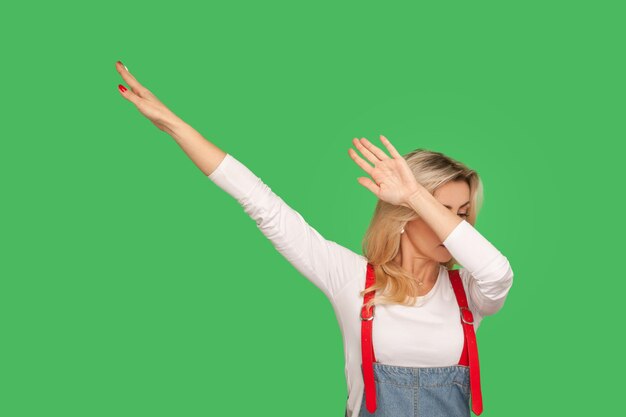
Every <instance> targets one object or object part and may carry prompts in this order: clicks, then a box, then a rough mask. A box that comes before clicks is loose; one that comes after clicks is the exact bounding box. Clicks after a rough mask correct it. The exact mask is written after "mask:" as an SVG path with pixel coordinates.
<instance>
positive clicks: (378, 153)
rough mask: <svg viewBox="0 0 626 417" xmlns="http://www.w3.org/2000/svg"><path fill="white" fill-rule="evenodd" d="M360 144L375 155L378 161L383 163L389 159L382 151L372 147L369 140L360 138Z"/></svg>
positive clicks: (374, 146)
mask: <svg viewBox="0 0 626 417" xmlns="http://www.w3.org/2000/svg"><path fill="white" fill-rule="evenodd" d="M361 142H362V143H363V144H364V145H365V147H366V148H367V149H369V151H370V152H371V153H373V154H374V155H376V157H377V158H378V159H380V160H381V161H384V160H385V159H389V157H388V156H387V154H386V153H385V152H383V150H382V149H380V148H379V147H378V146H376V145H374V144H373V143H372V142H370V141H369V140H367V139H365V138H361Z"/></svg>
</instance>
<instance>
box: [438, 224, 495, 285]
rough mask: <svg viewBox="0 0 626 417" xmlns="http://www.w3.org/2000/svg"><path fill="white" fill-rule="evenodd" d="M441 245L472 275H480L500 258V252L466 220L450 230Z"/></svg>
mask: <svg viewBox="0 0 626 417" xmlns="http://www.w3.org/2000/svg"><path fill="white" fill-rule="evenodd" d="M443 245H444V246H445V247H446V248H447V249H448V251H449V252H450V253H451V254H452V256H453V257H454V259H456V261H457V262H458V263H459V264H460V265H461V266H462V267H464V268H466V269H467V270H468V271H470V272H471V273H472V274H476V273H480V271H481V270H482V269H483V268H485V267H486V266H488V265H489V264H491V263H492V262H493V261H494V259H495V258H497V257H499V256H501V253H500V251H499V250H498V249H497V248H496V247H495V246H493V245H492V244H491V242H489V241H488V240H487V239H486V238H485V237H484V236H483V235H482V234H480V232H478V230H476V229H475V228H474V226H472V225H471V224H470V223H469V222H468V221H466V220H462V221H461V223H459V224H458V225H457V226H456V227H455V228H454V229H453V230H452V232H451V233H450V234H449V235H448V237H446V239H445V240H444V241H443Z"/></svg>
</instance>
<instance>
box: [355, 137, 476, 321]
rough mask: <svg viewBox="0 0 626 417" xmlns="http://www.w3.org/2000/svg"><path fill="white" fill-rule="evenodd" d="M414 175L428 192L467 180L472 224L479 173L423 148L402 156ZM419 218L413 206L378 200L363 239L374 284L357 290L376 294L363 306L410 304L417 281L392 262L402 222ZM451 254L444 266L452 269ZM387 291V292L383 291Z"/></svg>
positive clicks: (473, 221) (469, 217) (397, 247)
mask: <svg viewBox="0 0 626 417" xmlns="http://www.w3.org/2000/svg"><path fill="white" fill-rule="evenodd" d="M402 157H403V158H404V159H405V160H406V162H407V164H408V165H409V168H410V169H411V171H412V172H413V175H415V178H416V180H417V181H418V182H419V183H420V184H421V185H422V186H423V187H424V188H426V189H427V190H428V191H429V192H430V193H431V194H434V192H435V190H436V189H437V188H438V187H440V186H442V185H444V184H446V183H448V182H450V181H466V182H467V184H468V185H469V188H470V209H469V212H468V215H469V216H468V217H467V219H466V220H467V222H468V223H470V224H471V225H474V224H475V222H476V216H477V215H478V212H479V211H480V208H481V206H482V203H483V184H482V180H481V179H480V177H479V175H478V173H477V172H476V171H474V170H472V169H470V168H468V167H467V166H466V165H464V164H463V163H461V162H459V161H456V160H454V159H452V158H450V157H448V156H446V155H444V154H443V153H441V152H435V151H430V150H426V149H422V148H418V149H415V150H414V151H411V152H409V153H407V154H405V155H403V156H402ZM417 218H419V215H418V214H417V213H416V212H415V211H414V210H412V209H410V208H407V207H404V206H396V205H392V204H389V203H387V202H385V201H383V200H380V199H379V200H378V203H377V204H376V209H375V210H374V215H373V217H372V220H371V222H370V225H369V227H368V229H367V231H366V233H365V236H364V238H363V241H362V248H363V254H364V256H365V257H366V258H367V259H368V261H369V262H370V263H371V264H372V265H373V266H374V271H375V273H376V281H375V283H374V284H373V285H372V286H370V287H368V288H366V289H364V290H363V291H361V292H360V295H361V296H364V295H365V294H367V293H369V292H371V291H376V295H375V296H374V298H373V299H372V300H370V301H368V302H367V303H366V304H365V305H366V308H367V309H369V308H371V306H372V305H374V304H402V305H407V306H412V305H414V304H415V302H416V300H417V298H416V296H415V295H412V294H417V290H418V286H417V281H416V280H415V278H413V277H412V276H411V275H409V274H408V273H407V272H406V271H405V270H404V269H402V267H401V266H400V265H398V264H397V263H395V262H393V259H394V258H395V257H396V255H397V254H398V252H399V250H400V237H401V234H400V231H401V230H402V228H403V227H404V225H405V224H406V223H407V222H409V221H411V220H415V219H417ZM455 263H456V260H455V259H454V257H453V258H452V259H450V261H448V262H447V263H444V264H442V265H445V266H446V268H447V269H452V267H453V266H454V264H455ZM384 290H387V292H384Z"/></svg>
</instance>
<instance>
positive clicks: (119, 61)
mask: <svg viewBox="0 0 626 417" xmlns="http://www.w3.org/2000/svg"><path fill="white" fill-rule="evenodd" d="M117 62H119V63H120V64H122V66H123V67H124V69H125V70H126V71H128V68H126V65H124V64H123V63H122V61H117ZM129 72H130V71H129Z"/></svg>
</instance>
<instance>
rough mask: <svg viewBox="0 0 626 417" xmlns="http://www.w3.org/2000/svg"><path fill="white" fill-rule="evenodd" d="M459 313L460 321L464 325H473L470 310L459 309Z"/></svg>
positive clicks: (472, 316) (465, 308)
mask: <svg viewBox="0 0 626 417" xmlns="http://www.w3.org/2000/svg"><path fill="white" fill-rule="evenodd" d="M459 310H460V311H461V321H462V322H463V323H465V324H474V315H473V314H472V310H470V309H469V308H467V307H459Z"/></svg>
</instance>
